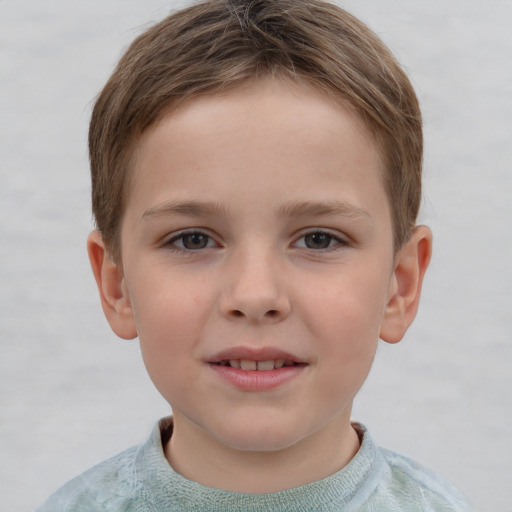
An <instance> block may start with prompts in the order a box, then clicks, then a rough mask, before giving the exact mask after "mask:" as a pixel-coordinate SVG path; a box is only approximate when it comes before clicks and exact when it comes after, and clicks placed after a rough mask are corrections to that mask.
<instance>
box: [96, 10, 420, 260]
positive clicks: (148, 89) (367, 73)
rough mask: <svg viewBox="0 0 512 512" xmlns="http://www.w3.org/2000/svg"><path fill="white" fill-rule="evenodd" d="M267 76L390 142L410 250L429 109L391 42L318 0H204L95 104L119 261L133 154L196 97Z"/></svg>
mask: <svg viewBox="0 0 512 512" xmlns="http://www.w3.org/2000/svg"><path fill="white" fill-rule="evenodd" d="M269 74H279V75H280V76H284V77H287V78H290V79H292V80H302V81H306V82H308V83H310V84H312V85H314V86H316V87H319V88H322V89H324V90H325V91H326V92H327V93H329V94H334V95H335V96H336V97H337V98H339V99H341V100H342V101H343V102H344V103H345V104H348V105H349V106H351V107H352V108H353V109H354V110H355V111H356V112H357V113H358V114H359V115H360V116H361V118H362V119H363V120H364V122H365V123H366V126H367V127H369V128H370V130H371V131H372V133H374V134H375V136H376V140H377V141H378V143H379V144H380V147H381V153H382V158H383V162H384V181H385V187H386V192H387V195H388V197H389V201H390V205H391V211H392V217H393V229H394V243H395V249H398V248H400V247H401V246H402V245H403V244H404V242H405V241H406V240H407V239H408V238H409V236H410V234H411V230H412V228H413V227H414V225H415V223H416V217H417V214H418V210H419V205H420V198H421V166H422V151H423V136H422V126H421V113H420V109H419V105H418V100H417V98H416V95H415V93H414V90H413V87H412V85H411V83H410V81H409V79H408V78H407V76H406V74H405V73H404V72H403V70H402V69H401V67H400V65H399V64H398V63H397V61H396V59H395V58H394V57H393V55H392V54H391V52H390V51H389V50H388V48H387V47H386V46H385V45H384V43H383V42H382V41H381V40H380V39H379V38H378V37H377V36H376V35H375V34H374V33H373V32H372V31H371V30H370V29H369V28H368V27H367V26H366V25H364V24H363V23H362V22H360V21H359V20H357V19H356V18H354V17H353V16H352V15H350V14H349V13H347V12H346V11H344V10H343V9H341V8H339V7H337V6H335V5H333V4H330V3H327V2H323V1H320V0H245V1H244V0H206V1H203V2H200V3H197V4H194V5H191V6H190V7H187V8H185V9H183V10H180V11H177V12H175V13H173V14H171V15H170V16H168V17H167V18H165V19H164V20H163V21H161V22H160V23H158V24H156V25H155V26H153V27H151V28H149V29H148V30H147V31H146V32H144V33H143V34H142V35H140V36H139V37H137V38H136V39H135V41H134V42H133V43H132V44H131V45H130V47H129V48H128V50H127V51H126V53H125V54H124V55H123V56H122V58H121V60H120V61H119V63H118V65H117V67H116V69H115V71H114V73H113V74H112V76H111V77H110V79H109V80H108V82H107V84H106V85H105V87H104V89H103V90H102V92H101V93H100V95H99V97H98V99H97V101H96V103H95V106H94V109H93V113H92V118H91V124H90V129H89V154H90V162H91V175H92V205H93V214H94V217H95V220H96V226H97V228H98V229H99V231H100V232H101V234H102V236H103V239H104V241H105V243H106V245H107V247H108V248H109V250H110V252H111V253H112V255H113V256H114V258H118V257H120V241H119V225H120V221H121V218H122V215H123V211H124V207H125V203H126V198H127V194H128V193H129V187H128V184H129V182H130V180H129V178H128V175H129V170H130V158H131V151H132V149H133V147H134V146H135V143H136V141H137V140H138V138H139V137H140V136H141V134H142V133H143V132H144V131H145V130H146V129H147V128H148V127H150V126H151V125H152V124H154V123H155V122H157V121H158V120H159V119H161V118H162V117H163V116H164V115H165V114H167V113H168V112H169V111H171V110H172V108H175V107H176V106H178V105H179V104H181V103H183V102H184V101H186V100H187V99H190V98H193V97H195V96H198V95H202V94H212V93H215V92H217V91H220V90H223V89H226V88H228V87H234V86H236V85H239V84H242V83H243V82H245V81H247V80H250V79H254V78H258V77H261V76H265V75H269Z"/></svg>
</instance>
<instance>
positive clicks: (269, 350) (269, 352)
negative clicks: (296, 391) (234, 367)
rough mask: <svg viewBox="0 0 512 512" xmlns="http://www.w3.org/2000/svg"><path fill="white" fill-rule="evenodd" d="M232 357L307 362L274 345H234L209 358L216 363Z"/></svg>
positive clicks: (250, 359) (209, 361)
mask: <svg viewBox="0 0 512 512" xmlns="http://www.w3.org/2000/svg"><path fill="white" fill-rule="evenodd" d="M230 359H248V360H249V361H270V360H271V359H284V360H285V361H291V362H293V363H297V364H306V361H304V360H302V359H300V358H299V357H297V356H295V355H293V354H291V353H289V352H285V351H283V350H280V349H277V348H274V347H257V348H252V347H232V348H228V349H225V350H222V351H221V352H217V353H216V354H214V355H213V356H212V357H209V358H208V363H212V364H216V363H220V362H221V361H226V360H228V361H229V360H230Z"/></svg>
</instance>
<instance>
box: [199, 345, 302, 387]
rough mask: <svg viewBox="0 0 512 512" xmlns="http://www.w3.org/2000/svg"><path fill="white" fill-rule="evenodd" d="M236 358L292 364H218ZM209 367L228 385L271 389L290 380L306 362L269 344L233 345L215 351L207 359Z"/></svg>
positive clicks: (299, 371)
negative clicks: (262, 366)
mask: <svg viewBox="0 0 512 512" xmlns="http://www.w3.org/2000/svg"><path fill="white" fill-rule="evenodd" d="M231 359H239V360H243V359H246V360H249V361H270V360H276V359H281V360H285V361H287V362H290V363H294V364H293V365H292V366H283V367H282V368H274V369H273V370H266V371H259V370H242V369H241V368H232V367H231V366H223V365H221V364H219V363H221V362H222V361H226V360H231ZM207 362H208V365H209V367H210V368H211V369H212V370H213V371H214V372H215V374H216V375H217V376H218V377H220V378H221V379H222V380H223V381H224V382H225V383H227V384H228V385H230V386H232V387H234V388H236V389H239V390H241V391H250V392H258V391H270V390H273V389H276V388H279V387H281V386H284V385H285V384H287V383H288V382H290V381H291V380H294V379H295V378H297V377H298V376H300V375H301V374H302V373H303V372H304V370H305V368H306V367H307V366H308V364H307V362H306V361H303V360H301V359H300V358H298V357H297V356H295V355H293V354H290V353H289V352H285V351H282V350H279V349H277V348H272V347H259V348H251V347H233V348H229V349H226V350H223V351H221V352H218V353H217V354H215V355H214V356H213V357H211V358H209V360H208V361H207Z"/></svg>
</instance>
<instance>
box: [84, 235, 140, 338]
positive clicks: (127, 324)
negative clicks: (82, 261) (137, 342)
mask: <svg viewBox="0 0 512 512" xmlns="http://www.w3.org/2000/svg"><path fill="white" fill-rule="evenodd" d="M87 251H88V253H89V260H90V262H91V267H92V271H93V273H94V278H95V279H96V284H97V285H98V290H99V292H100V298H101V305H102V307H103V312H104V313H105V316H106V317H107V320H108V323H109V324H110V327H111V328H112V330H113V331H114V332H115V333H116V334H117V335H118V336H119V337H120V338H124V339H125V340H131V339H133V338H135V337H136V336H137V329H136V327H135V319H134V316H133V309H132V305H131V302H130V298H129V296H128V292H127V289H126V284H125V280H124V276H123V271H122V268H121V267H120V266H119V265H117V264H116V263H115V262H114V260H113V259H112V257H111V255H110V253H109V252H108V250H107V249H106V247H105V243H104V241H103V237H102V236H101V234H100V233H99V232H98V231H93V232H92V233H91V234H90V235H89V238H88V239H87Z"/></svg>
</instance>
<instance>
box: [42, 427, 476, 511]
mask: <svg viewBox="0 0 512 512" xmlns="http://www.w3.org/2000/svg"><path fill="white" fill-rule="evenodd" d="M354 427H355V428H356V430H357V431H358V433H359V436H360V439H361V447H360V449H359V451H358V452H357V454H356V455H355V456H354V458H353V459H352V460H351V461H350V462H349V464H347V465H346V466H345V467H344V468H343V469H341V470H340V471H338V472H337V473H335V474H333V475H331V476H329V477H327V478H325V479H323V480H320V481H317V482H313V483H310V484H307V485H303V486H301V487H297V488H294V489H289V490H285V491H280V492H275V493H270V494H242V493H236V492H230V491H224V490H219V489H213V488H210V487H205V486H203V485H201V484H198V483H196V482H194V481H191V480H188V479H186V478H184V477H183V476H181V475H180V474H178V473H177V472H175V471H174V470H173V469H172V467H171V466H170V465H169V463H168V462H167V460H166V458H165V455H164V451H163V445H165V442H166V441H167V440H168V439H169V436H170V435H171V433H172V419H171V418H164V419H162V420H161V421H160V422H159V423H158V424H157V425H156V426H155V428H154V429H153V432H152V433H151V435H150V437H149V438H148V440H147V441H146V442H145V443H143V444H141V445H139V446H136V447H133V448H130V449H128V450H126V451H124V452H122V453H120V454H119V455H117V456H115V457H113V458H111V459H108V460H106V461H104V462H102V463H100V464H99V465H97V466H95V467H93V468H91V469H89V470H88V471H86V472H85V473H83V474H82V475H80V476H78V477H77V478H75V479H73V480H71V481H70V482H68V483H67V484H66V485H64V486H63V487H62V488H61V489H60V490H59V491H57V492H56V493H55V494H54V495H53V496H51V497H50V498H49V499H48V501H47V502H46V503H44V504H43V505H42V506H41V507H39V508H38V509H37V510H36V512H100V511H101V512H114V511H115V512H121V511H122V512H203V511H204V512H235V511H237V512H238V511H244V512H253V511H254V512H255V511H269V512H270V511H271V512H312V511H318V512H320V511H325V512H331V511H332V512H334V511H336V512H340V511H344V512H355V511H358V512H371V511H373V512H376V511H378V512H393V511H397V512H398V511H404V512H434V511H435V512H469V511H472V510H473V509H472V508H470V507H469V506H468V504H467V503H466V501H465V499H464V497H463V496H462V495H461V494H460V493H459V492H458V491H457V490H456V489H455V488H454V487H453V486H452V485H451V484H449V483H448V482H447V481H446V480H444V479H443V478H441V477H440V476H439V475H437V474H436V473H434V472H432V471H431V470H429V469H427V468H425V467H423V466H421V465H420V464H418V463H416V462H414V461H412V460H411V459H409V458H407V457H404V456H402V455H399V454H397V453H394V452H391V451H389V450H385V449H383V448H379V447H377V446H376V445H375V444H374V443H373V441H372V439H371V436H370V434H369V433H368V431H367V430H366V428H365V427H363V426H362V425H360V424H354Z"/></svg>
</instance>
